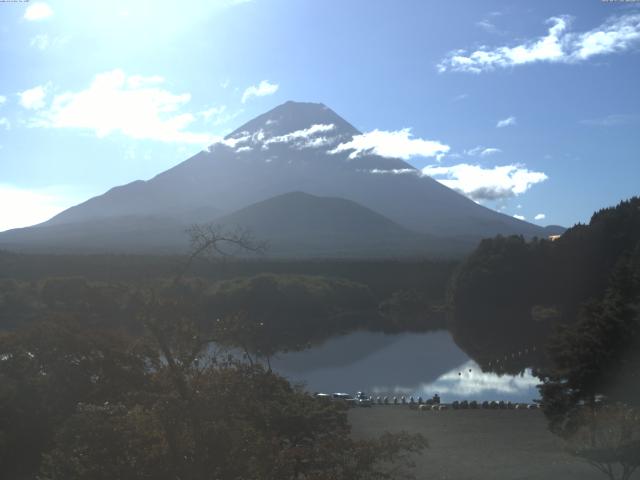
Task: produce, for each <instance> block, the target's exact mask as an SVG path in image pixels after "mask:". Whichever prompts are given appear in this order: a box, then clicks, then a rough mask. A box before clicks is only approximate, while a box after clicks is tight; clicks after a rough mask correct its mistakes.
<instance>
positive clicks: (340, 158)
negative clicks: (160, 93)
mask: <svg viewBox="0 0 640 480" xmlns="http://www.w3.org/2000/svg"><path fill="white" fill-rule="evenodd" d="M359 133H360V132H358V130H357V129H355V128H354V127H353V126H352V125H350V124H349V123H348V122H347V121H345V120H344V119H342V118H341V117H340V116H338V115H337V114H336V113H335V112H333V111H332V110H331V109H329V108H327V107H326V106H324V105H322V104H314V103H296V102H287V103H285V104H283V105H280V106H278V107H276V108H274V109H273V110H271V111H269V112H267V113H265V114H263V115H260V116H259V117H256V118H255V119H253V120H251V121H249V122H248V123H246V124H245V125H243V126H241V127H240V128H238V129H237V130H235V131H234V132H232V133H231V134H230V135H228V136H227V137H226V138H225V140H224V141H223V142H220V143H216V144H214V145H212V146H211V147H209V148H208V149H207V150H206V151H202V152H199V153H198V154H196V155H194V156H193V157H191V158H189V159H188V160H186V161H184V162H182V163H180V164H179V165H177V166H175V167H173V168H171V169H169V170H167V171H165V172H162V173H160V174H159V175H157V176H155V177H154V178H152V179H150V180H148V181H136V182H132V183H130V184H127V185H123V186H120V187H115V188H113V189H111V190H109V191H108V192H106V193H105V194H103V195H100V196H97V197H94V198H92V199H89V200H87V201H86V202H84V203H82V204H80V205H77V206H75V207H72V208H70V209H68V210H66V211H64V212H62V213H60V214H59V215H56V216H55V217H53V218H52V219H51V220H49V221H47V222H45V223H43V224H41V225H38V226H35V227H31V228H28V229H22V230H20V231H19V232H15V231H14V232H7V233H0V246H3V245H4V246H6V245H8V244H13V245H15V243H16V241H17V242H18V243H20V242H24V243H25V244H29V243H31V244H34V243H38V244H42V245H46V244H47V241H46V236H47V232H51V231H52V230H49V227H53V226H57V227H60V228H62V226H63V225H68V226H69V232H68V238H67V241H66V243H65V245H66V246H67V247H70V246H72V245H78V246H86V243H87V242H88V241H89V239H87V238H85V237H84V236H83V235H84V234H83V229H82V227H81V224H82V223H83V222H89V224H92V225H95V224H96V222H98V223H100V222H102V221H103V220H105V219H109V220H108V221H109V224H110V228H111V229H112V233H113V235H114V236H115V237H116V238H117V237H118V234H119V233H118V232H120V233H122V234H123V235H124V234H127V231H129V230H128V228H129V227H127V224H128V223H129V222H130V219H131V217H132V216H133V217H141V218H147V219H148V218H153V219H156V220H158V221H159V222H160V223H162V221H161V220H160V219H165V220H166V227H167V228H173V229H174V234H175V225H180V226H184V225H189V224H192V223H196V222H203V221H207V220H212V219H214V218H216V217H218V216H220V215H224V214H229V213H231V212H234V211H236V210H238V209H241V208H244V207H247V206H248V205H251V204H254V203H257V202H261V201H263V200H265V199H268V198H271V197H274V196H278V195H282V194H285V193H288V192H294V191H304V192H307V193H309V194H312V195H316V196H321V197H339V198H343V199H347V200H351V201H354V202H357V203H359V204H360V205H362V206H364V207H367V208H369V209H371V210H374V211H375V212H377V213H379V214H381V215H383V216H385V217H387V218H388V219H390V220H391V221H393V222H396V223H397V224H399V225H401V226H403V227H405V228H408V229H410V230H414V231H416V232H420V233H426V234H431V235H435V236H440V237H464V238H466V239H467V240H469V241H475V240H478V239H480V238H482V237H487V236H493V235H495V234H498V233H500V234H522V235H525V236H534V235H538V236H545V231H544V229H542V228H540V227H538V226H536V225H532V224H529V223H527V222H522V221H520V220H517V219H515V218H512V217H509V216H506V215H503V214H500V213H498V212H495V211H493V210H489V209H487V208H485V207H482V206H480V205H477V204H476V203H475V202H473V201H471V200H469V199H468V198H466V197H464V196H462V195H460V194H458V193H456V192H454V191H453V190H451V189H449V188H447V187H445V186H444V185H442V184H440V183H438V182H437V181H435V180H433V179H432V178H430V177H426V176H422V175H421V174H420V172H419V171H418V170H416V169H415V168H413V167H412V166H411V165H409V164H408V163H406V162H404V161H402V160H400V159H395V158H384V157H381V156H377V155H372V154H365V155H360V156H356V157H355V158H350V153H351V152H349V151H342V152H339V153H334V152H333V150H334V148H335V147H336V146H337V145H338V144H340V143H343V142H345V141H349V140H350V139H352V138H353V136H354V135H357V134H359ZM127 219H129V220H127ZM120 220H121V221H122V226H119V222H120ZM71 225H75V226H74V227H73V228H71ZM96 228H97V227H96ZM154 229H155V230H158V229H159V230H162V228H161V227H160V225H158V226H157V228H156V227H154ZM159 230H158V233H156V234H154V236H155V237H157V236H158V235H161V233H160V231H159ZM71 231H73V232H75V233H74V234H73V235H72V234H71ZM174 234H169V233H167V236H166V242H164V240H163V239H162V238H155V240H156V243H163V242H164V243H166V244H173V245H174V246H175V247H177V246H178V245H177V244H176V243H175V239H174V238H173V235H174ZM108 247H109V245H108V242H106V239H105V243H104V248H105V249H107V250H108Z"/></svg>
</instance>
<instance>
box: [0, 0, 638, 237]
mask: <svg viewBox="0 0 640 480" xmlns="http://www.w3.org/2000/svg"><path fill="white" fill-rule="evenodd" d="M0 18H1V19H2V23H1V25H0V59H1V61H2V70H3V72H2V76H1V77H0V201H1V202H2V209H0V230H4V229H7V228H12V227H17V226H24V225H29V224H33V223H36V222H39V221H43V220H45V219H47V218H48V217H50V216H52V215H53V214H55V213H57V212H58V211H60V210H62V209H64V208H66V207H69V206H71V205H73V204H75V203H78V202H80V201H83V200H85V199H86V198H88V197H90V196H93V195H97V194H100V193H103V192H104V191H105V190H107V189H109V188H111V187H113V186H115V185H119V184H124V183H128V182H130V181H133V180H136V179H148V178H150V177H152V176H154V175H155V174H157V173H159V172H161V171H163V170H165V169H167V168H169V167H171V166H173V165H175V164H177V163H179V162H180V161H182V160H185V159H186V158H187V157H189V156H191V155H192V154H194V153H197V152H198V151H199V150H201V149H203V148H204V147H206V146H207V145H208V144H210V143H213V142H215V141H216V140H218V139H219V138H220V137H221V136H223V135H225V134H226V133H229V132H230V131H231V130H233V129H235V128H236V127H237V126H239V125H241V124H242V123H243V122H245V121H247V120H249V119H251V118H253V117H255V116H256V115H258V114H260V113H263V112H264V111H266V110H268V109H270V108H273V107H274V106H276V105H278V104H280V103H282V102H284V101H286V100H298V101H314V102H322V103H325V104H326V105H328V106H329V107H331V108H332V109H333V110H335V111H336V112H337V113H338V114H340V115H342V116H343V117H344V118H345V119H347V120H348V121H350V122H351V123H353V124H354V125H355V126H356V127H357V128H358V129H360V130H361V131H362V132H364V133H365V136H363V137H362V138H361V139H360V140H361V142H363V144H364V146H365V147H366V148H373V149H375V150H376V151H378V152H385V154H388V155H398V156H401V157H403V158H407V159H408V160H409V161H410V162H411V163H412V164H413V165H414V166H416V167H418V168H420V169H423V173H424V174H429V175H432V176H434V177H435V178H437V179H438V180H440V181H442V182H443V183H445V184H447V185H449V186H451V187H453V188H456V189H457V190H458V191H460V192H462V193H465V194H467V195H468V196H470V197H471V198H473V199H474V200H476V201H478V202H480V203H482V204H484V205H486V206H488V207H490V208H494V209H496V210H500V211H503V212H504V213H506V214H509V215H518V216H521V217H523V218H526V219H527V220H528V221H532V222H534V223H538V224H542V225H546V224H562V225H566V226H570V225H572V224H574V223H576V222H580V221H581V222H584V221H588V219H589V217H590V215H591V213H593V211H594V210H597V209H599V208H601V207H604V206H609V205H612V204H615V203H617V202H618V201H620V200H622V199H624V198H628V197H630V196H633V195H638V194H640V191H639V190H640V188H639V187H640V181H639V179H640V161H639V160H640V158H638V152H639V151H640V148H639V147H640V135H639V134H638V133H639V132H640V93H639V92H640V90H639V85H640V3H633V2H610V1H601V0H550V1H545V0H535V1H533V0H532V1H520V2H512V1H497V0H495V1H494V0H486V1H477V0H459V1H456V2H447V1H431V0H422V1H403V2H397V1H383V0H375V1H371V0H368V1H364V0H363V1H358V0H354V1H349V2H346V1H344V0H342V1H338V0H335V1H334V0H325V1H323V2H311V1H291V0H245V1H239V0H236V1H233V0H214V1H207V2H197V1H195V0H194V1H191V2H186V3H185V2H175V1H157V0H156V1H150V0H138V1H136V2H130V1H111V2H80V1H73V2H64V1H61V2H56V1H49V2H35V1H30V2H26V3H0ZM425 208H429V206H428V205H425ZM536 217H537V218H536Z"/></svg>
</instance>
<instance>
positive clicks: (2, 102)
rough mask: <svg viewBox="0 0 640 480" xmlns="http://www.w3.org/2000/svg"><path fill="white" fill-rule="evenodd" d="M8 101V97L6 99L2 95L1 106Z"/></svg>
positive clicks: (0, 98)
mask: <svg viewBox="0 0 640 480" xmlns="http://www.w3.org/2000/svg"><path fill="white" fill-rule="evenodd" d="M6 101H7V97H5V96H4V95H0V105H3V104H5V103H6Z"/></svg>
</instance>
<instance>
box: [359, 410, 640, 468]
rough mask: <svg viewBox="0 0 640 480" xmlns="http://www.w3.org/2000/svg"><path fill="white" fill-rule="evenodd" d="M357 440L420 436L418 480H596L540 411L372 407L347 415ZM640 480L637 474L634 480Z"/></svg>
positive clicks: (417, 461) (417, 462) (587, 466)
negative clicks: (422, 441)
mask: <svg viewBox="0 0 640 480" xmlns="http://www.w3.org/2000/svg"><path fill="white" fill-rule="evenodd" d="M349 420H350V421H351V424H352V426H353V435H354V436H355V437H356V438H363V437H364V438H366V437H369V436H377V435H379V434H381V433H383V432H385V431H388V432H398V431H402V430H405V431H407V432H409V433H421V434H423V435H424V436H425V437H426V438H427V440H428V441H429V448H428V449H427V450H425V452H424V453H423V454H422V455H420V456H419V457H418V458H416V478H417V479H419V480H432V479H438V480H444V479H447V480H503V479H504V480H524V479H527V480H556V479H558V480H592V479H594V480H597V479H600V480H602V479H604V478H605V477H604V476H603V475H602V474H601V473H599V472H597V471H596V470H595V469H594V468H593V467H591V466H589V465H587V464H586V463H584V462H583V461H581V460H578V459H576V458H574V457H572V456H571V455H569V454H567V453H564V451H563V445H562V442H561V441H560V440H558V439H557V438H556V437H554V436H553V435H552V434H551V433H549V431H548V430H547V427H546V422H545V419H544V416H543V415H542V412H540V411H539V410H447V411H441V412H431V411H427V412H422V411H417V410H410V409H409V408H408V407H406V406H374V407H372V408H356V409H353V410H351V411H350V412H349ZM633 478H634V479H635V478H638V479H640V475H638V474H637V473H636V475H635V476H634V477H633Z"/></svg>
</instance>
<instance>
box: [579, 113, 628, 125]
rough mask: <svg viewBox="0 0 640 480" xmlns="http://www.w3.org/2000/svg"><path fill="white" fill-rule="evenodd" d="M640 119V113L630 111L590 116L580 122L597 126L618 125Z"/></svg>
mask: <svg viewBox="0 0 640 480" xmlns="http://www.w3.org/2000/svg"><path fill="white" fill-rule="evenodd" d="M638 120H640V115H638V114H632V113H631V114H629V113H616V114H612V115H607V116H606V117H601V118H590V119H587V120H582V121H581V122H580V123H581V124H583V125H590V126H595V127H617V126H620V125H628V124H631V123H635V122H637V121H638Z"/></svg>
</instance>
